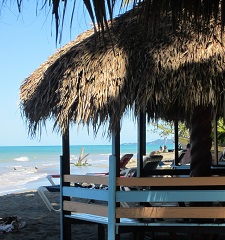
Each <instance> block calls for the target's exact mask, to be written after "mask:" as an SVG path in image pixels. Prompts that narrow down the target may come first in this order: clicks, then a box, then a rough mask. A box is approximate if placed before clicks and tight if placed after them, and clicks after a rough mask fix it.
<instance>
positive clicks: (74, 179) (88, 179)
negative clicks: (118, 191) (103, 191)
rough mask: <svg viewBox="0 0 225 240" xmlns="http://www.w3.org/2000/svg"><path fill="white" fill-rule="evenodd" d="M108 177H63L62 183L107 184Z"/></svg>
mask: <svg viewBox="0 0 225 240" xmlns="http://www.w3.org/2000/svg"><path fill="white" fill-rule="evenodd" d="M108 179H109V177H108V176H102V175H101V176H97V175H96V176H95V175H94V176H93V175H67V174H66V175H64V182H72V183H94V184H102V185H108V184H109V180H108Z"/></svg>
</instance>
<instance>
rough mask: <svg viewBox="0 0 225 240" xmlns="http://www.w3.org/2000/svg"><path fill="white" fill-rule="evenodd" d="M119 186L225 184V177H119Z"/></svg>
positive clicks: (117, 180)
mask: <svg viewBox="0 0 225 240" xmlns="http://www.w3.org/2000/svg"><path fill="white" fill-rule="evenodd" d="M116 184H117V186H128V187H129V186H152V187H153V186H159V187H160V186H161V187H166V186H168V187H169V186H180V187H181V186H225V177H187V178H181V177H173V178H166V177H155V178H154V177H144V178H122V177H121V178H117V179H116Z"/></svg>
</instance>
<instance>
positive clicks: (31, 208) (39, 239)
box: [0, 191, 170, 240]
mask: <svg viewBox="0 0 225 240" xmlns="http://www.w3.org/2000/svg"><path fill="white" fill-rule="evenodd" d="M49 197H50V198H51V201H54V202H56V203H58V202H59V195H57V194H54V195H50V196H49ZM0 213H1V217H2V218H3V217H10V216H17V217H20V218H21V220H22V221H25V222H26V226H25V227H23V228H22V229H20V230H19V231H18V232H9V233H0V239H1V240H58V239H60V213H59V212H50V211H49V210H48V209H47V208H46V206H45V205H44V203H43V202H42V200H41V198H40V197H39V195H38V193H37V192H36V191H29V192H24V193H17V194H8V195H4V196H0ZM72 231H73V234H72V236H73V237H72V239H74V240H75V239H76V240H84V239H87V240H97V225H79V226H74V225H73V227H72ZM167 237H168V238H167ZM121 239H122V240H129V239H133V237H132V234H122V235H121ZM147 239H150V238H147V237H146V240H147ZM154 239H170V238H169V236H168V235H164V237H163V238H161V237H160V236H158V237H157V236H156V238H154Z"/></svg>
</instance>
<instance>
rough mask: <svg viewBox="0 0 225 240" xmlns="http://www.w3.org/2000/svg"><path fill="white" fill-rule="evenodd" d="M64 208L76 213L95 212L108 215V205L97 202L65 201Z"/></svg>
mask: <svg viewBox="0 0 225 240" xmlns="http://www.w3.org/2000/svg"><path fill="white" fill-rule="evenodd" d="M63 210H65V211H71V212H76V213H86V214H93V215H98V216H104V217H107V216H108V207H107V206H103V205H97V204H87V203H80V202H73V201H63Z"/></svg>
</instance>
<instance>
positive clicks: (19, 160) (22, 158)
mask: <svg viewBox="0 0 225 240" xmlns="http://www.w3.org/2000/svg"><path fill="white" fill-rule="evenodd" d="M14 160H15V161H18V162H28V161H29V158H28V157H18V158H14Z"/></svg>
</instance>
